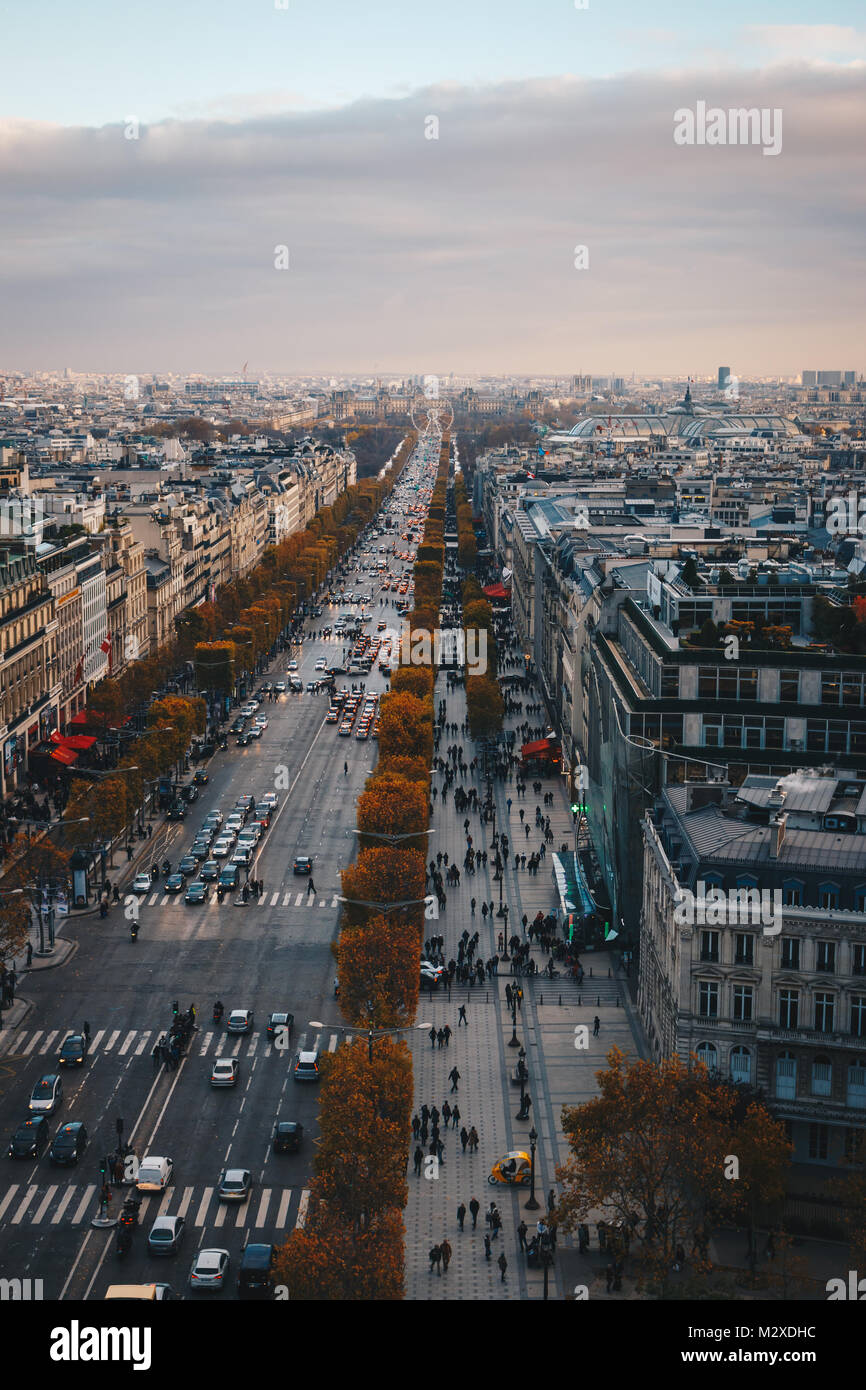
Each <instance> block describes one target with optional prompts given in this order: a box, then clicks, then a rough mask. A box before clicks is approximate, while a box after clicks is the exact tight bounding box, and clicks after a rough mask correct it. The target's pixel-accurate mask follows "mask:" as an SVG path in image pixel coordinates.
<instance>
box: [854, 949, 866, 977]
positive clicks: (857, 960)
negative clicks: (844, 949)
mask: <svg viewBox="0 0 866 1390" xmlns="http://www.w3.org/2000/svg"><path fill="white" fill-rule="evenodd" d="M851 974H852V975H866V945H864V943H863V942H862V941H859V942H857V944H856V945H855V946H852V948H851Z"/></svg>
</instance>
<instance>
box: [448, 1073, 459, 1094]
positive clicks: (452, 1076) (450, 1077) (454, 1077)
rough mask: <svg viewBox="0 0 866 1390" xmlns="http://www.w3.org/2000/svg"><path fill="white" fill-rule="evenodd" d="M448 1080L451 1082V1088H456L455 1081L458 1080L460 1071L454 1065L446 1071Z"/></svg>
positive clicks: (454, 1089)
mask: <svg viewBox="0 0 866 1390" xmlns="http://www.w3.org/2000/svg"><path fill="white" fill-rule="evenodd" d="M448 1080H449V1081H450V1082H451V1090H452V1092H453V1091H456V1090H457V1082H458V1081H459V1080H460V1073H459V1071H458V1070H457V1068H456V1067H452V1068H451V1070H450V1071H449V1073H448Z"/></svg>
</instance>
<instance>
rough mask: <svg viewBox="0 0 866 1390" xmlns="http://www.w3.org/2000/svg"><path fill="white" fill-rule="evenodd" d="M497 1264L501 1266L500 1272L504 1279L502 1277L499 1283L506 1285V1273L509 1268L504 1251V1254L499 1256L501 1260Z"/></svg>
mask: <svg viewBox="0 0 866 1390" xmlns="http://www.w3.org/2000/svg"><path fill="white" fill-rule="evenodd" d="M496 1263H497V1264H498V1265H499V1269H500V1272H501V1275H502V1277H501V1279H500V1281H499V1282H500V1283H501V1284H504V1283H505V1271H506V1270H507V1268H508V1261H507V1260H506V1258H505V1251H504V1250H503V1251H502V1254H501V1255H500V1256H499V1259H498V1260H497V1261H496Z"/></svg>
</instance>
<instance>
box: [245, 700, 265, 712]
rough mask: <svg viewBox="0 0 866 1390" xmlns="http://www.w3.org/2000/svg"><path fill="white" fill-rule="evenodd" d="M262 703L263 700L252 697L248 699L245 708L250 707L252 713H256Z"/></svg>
mask: <svg viewBox="0 0 866 1390" xmlns="http://www.w3.org/2000/svg"><path fill="white" fill-rule="evenodd" d="M260 703H261V701H259V700H253V699H250V700H247V703H246V705H245V706H244V708H245V709H248V710H249V712H250V714H255V712H256V710H257V709H258V707H259V705H260Z"/></svg>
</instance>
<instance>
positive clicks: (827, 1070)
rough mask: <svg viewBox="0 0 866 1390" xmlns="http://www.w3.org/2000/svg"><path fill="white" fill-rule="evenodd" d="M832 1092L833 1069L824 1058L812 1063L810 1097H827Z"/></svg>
mask: <svg viewBox="0 0 866 1390" xmlns="http://www.w3.org/2000/svg"><path fill="white" fill-rule="evenodd" d="M832 1091H833V1068H832V1066H831V1065H830V1063H829V1061H828V1060H827V1058H826V1057H816V1058H815V1060H814V1062H813V1063H812V1095H813V1096H829V1095H830V1094H831V1093H832Z"/></svg>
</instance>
